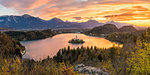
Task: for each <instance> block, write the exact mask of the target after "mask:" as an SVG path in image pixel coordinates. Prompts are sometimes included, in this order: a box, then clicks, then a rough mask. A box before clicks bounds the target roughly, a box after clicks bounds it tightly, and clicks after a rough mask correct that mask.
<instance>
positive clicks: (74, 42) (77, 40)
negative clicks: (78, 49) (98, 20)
mask: <svg viewBox="0 0 150 75" xmlns="http://www.w3.org/2000/svg"><path fill="white" fill-rule="evenodd" d="M69 43H72V44H83V43H85V41H83V40H82V39H78V38H77V36H76V38H73V39H71V40H69Z"/></svg>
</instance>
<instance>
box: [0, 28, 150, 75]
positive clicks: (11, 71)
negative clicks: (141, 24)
mask: <svg viewBox="0 0 150 75" xmlns="http://www.w3.org/2000/svg"><path fill="white" fill-rule="evenodd" d="M135 33H136V34H135ZM116 36H117V37H116ZM112 37H113V38H112ZM107 38H108V39H112V41H118V40H121V41H118V42H122V43H123V47H122V48H121V47H119V46H113V47H111V48H108V49H105V48H101V49H100V48H97V47H79V48H75V49H71V48H70V47H69V46H68V47H67V48H63V49H60V50H59V51H58V53H57V55H56V56H54V57H52V58H50V57H49V56H48V57H47V58H46V59H43V60H39V61H35V60H33V59H22V55H21V52H22V51H23V50H25V49H24V47H23V46H21V44H20V43H19V42H18V41H16V40H14V39H12V38H11V37H9V36H8V35H6V34H5V33H1V34H0V46H1V48H0V54H1V56H0V57H1V58H0V75H80V74H79V72H77V71H74V67H75V66H76V65H77V64H81V63H83V64H85V65H88V66H93V67H98V68H101V69H102V70H105V71H107V72H109V74H111V75H149V74H150V28H148V29H147V30H146V31H142V32H140V31H139V32H134V33H130V32H129V33H112V34H110V35H108V36H107ZM116 38H117V39H118V40H117V39H116ZM81 75H84V74H81Z"/></svg>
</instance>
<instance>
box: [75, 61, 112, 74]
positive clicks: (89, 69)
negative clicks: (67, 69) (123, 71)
mask: <svg viewBox="0 0 150 75" xmlns="http://www.w3.org/2000/svg"><path fill="white" fill-rule="evenodd" d="M74 70H75V71H78V72H79V73H80V74H81V73H84V74H86V75H110V74H109V73H108V72H104V71H103V70H101V69H100V68H95V67H91V66H85V65H84V64H79V65H77V66H76V67H74Z"/></svg>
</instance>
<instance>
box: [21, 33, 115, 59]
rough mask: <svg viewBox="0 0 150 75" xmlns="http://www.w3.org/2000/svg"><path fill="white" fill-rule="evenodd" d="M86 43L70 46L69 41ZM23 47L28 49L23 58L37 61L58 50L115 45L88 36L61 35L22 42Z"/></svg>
mask: <svg viewBox="0 0 150 75" xmlns="http://www.w3.org/2000/svg"><path fill="white" fill-rule="evenodd" d="M76 35H77V36H78V38H79V39H83V40H84V41H85V43H84V44H79V45H77V44H70V43H68V41H69V40H70V39H72V38H74V37H75V36H76ZM21 44H22V45H24V46H25V47H26V54H25V55H24V56H23V58H31V59H35V60H39V59H43V58H46V57H47V56H50V57H52V56H54V55H56V54H57V52H58V50H59V49H61V48H64V47H68V46H70V47H71V48H77V47H81V46H84V47H87V46H89V47H90V46H97V47H98V48H109V47H112V46H113V45H114V44H115V43H113V42H110V41H108V40H106V39H104V38H99V37H92V36H86V35H84V34H73V33H69V34H59V35H56V36H54V37H52V38H47V39H43V40H36V41H22V42H21Z"/></svg>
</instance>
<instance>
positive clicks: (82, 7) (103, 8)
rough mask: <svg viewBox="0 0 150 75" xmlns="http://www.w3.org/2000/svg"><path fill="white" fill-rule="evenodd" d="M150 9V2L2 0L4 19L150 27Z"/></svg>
mask: <svg viewBox="0 0 150 75" xmlns="http://www.w3.org/2000/svg"><path fill="white" fill-rule="evenodd" d="M149 7H150V0H0V16H1V15H23V14H30V15H32V16H36V17H40V18H42V19H45V20H49V19H52V18H54V17H57V18H60V19H62V20H64V21H73V22H85V21H88V20H97V21H99V22H107V21H112V20H113V21H116V22H123V23H129V24H134V25H137V26H150V8H149Z"/></svg>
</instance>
